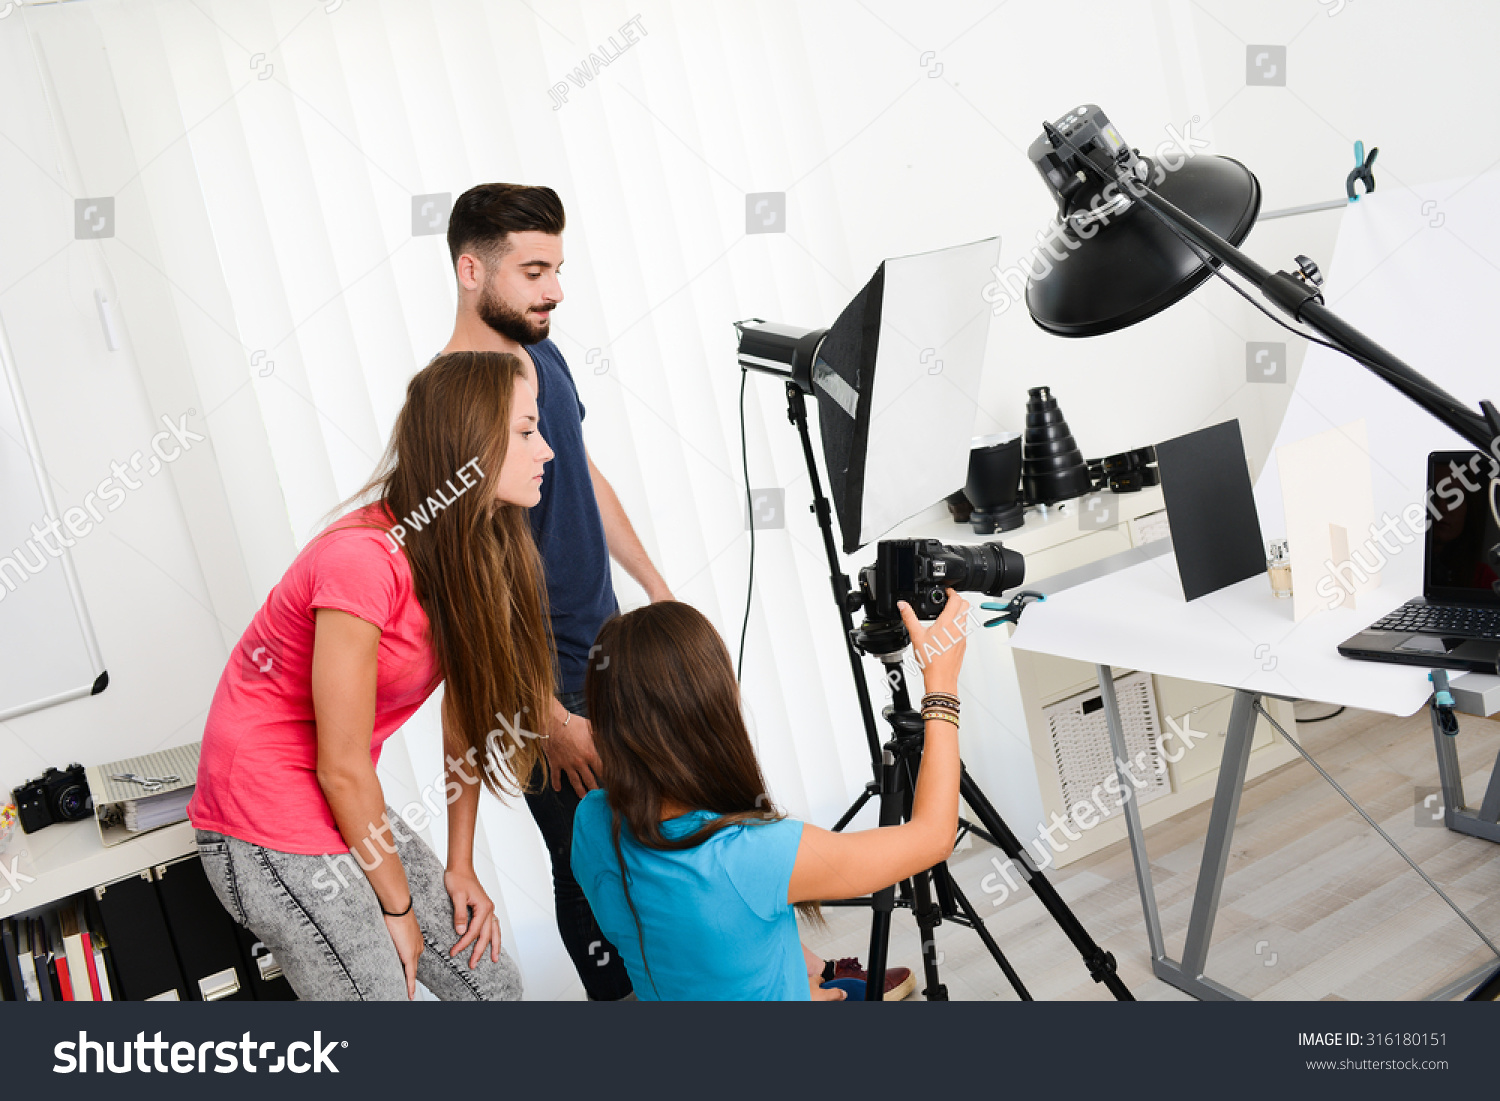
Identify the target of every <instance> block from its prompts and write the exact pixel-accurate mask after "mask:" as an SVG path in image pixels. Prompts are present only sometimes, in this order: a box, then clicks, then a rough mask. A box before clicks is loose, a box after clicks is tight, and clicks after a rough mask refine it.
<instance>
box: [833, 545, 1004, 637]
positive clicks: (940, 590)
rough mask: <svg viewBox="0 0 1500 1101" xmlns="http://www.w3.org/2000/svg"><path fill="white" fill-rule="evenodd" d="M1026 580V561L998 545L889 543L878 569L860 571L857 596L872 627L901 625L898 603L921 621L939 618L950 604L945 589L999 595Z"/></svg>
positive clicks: (878, 554)
mask: <svg viewBox="0 0 1500 1101" xmlns="http://www.w3.org/2000/svg"><path fill="white" fill-rule="evenodd" d="M1025 580H1026V560H1025V559H1024V558H1022V557H1021V555H1020V554H1019V553H1018V552H1016V551H1013V550H1007V549H1006V548H1005V546H1004V545H1003V544H1001V543H999V542H990V543H978V544H974V545H968V546H956V547H954V546H949V545H947V544H946V543H940V542H938V540H936V539H886V540H883V541H882V542H881V543H879V544H878V545H877V546H876V548H875V565H873V566H866V567H865V568H864V569H862V570H860V571H859V589H860V593H859V597H860V603H861V604H862V605H863V607H864V610H865V615H866V617H867V618H868V619H869V620H870V621H871V622H872V623H888V622H890V621H893V620H894V621H897V622H899V621H900V619H901V611H900V609H898V608H897V607H896V602H897V601H900V600H904V601H906V602H907V603H908V604H910V605H911V609H912V611H913V612H915V613H916V614H917V618H918V619H936V618H937V617H938V616H940V615H942V613H943V605H944V604H946V603H947V602H948V594H947V592H945V591H944V590H947V589H953V590H955V591H958V592H974V593H983V594H984V595H985V596H999V595H1000V594H1001V593H1003V592H1004V591H1005V590H1006V589H1014V588H1015V587H1016V586H1017V585H1020V584H1021V583H1022V582H1024V581H1025Z"/></svg>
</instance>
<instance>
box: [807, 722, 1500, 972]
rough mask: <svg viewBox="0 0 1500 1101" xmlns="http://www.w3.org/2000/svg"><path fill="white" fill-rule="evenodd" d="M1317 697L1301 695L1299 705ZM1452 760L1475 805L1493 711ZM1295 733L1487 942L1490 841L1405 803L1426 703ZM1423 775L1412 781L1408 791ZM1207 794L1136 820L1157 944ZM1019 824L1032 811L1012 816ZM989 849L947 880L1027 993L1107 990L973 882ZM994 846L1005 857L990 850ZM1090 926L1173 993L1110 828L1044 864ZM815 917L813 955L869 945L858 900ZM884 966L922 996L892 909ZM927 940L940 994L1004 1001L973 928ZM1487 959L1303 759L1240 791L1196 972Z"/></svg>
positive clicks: (987, 861)
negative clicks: (1158, 816)
mask: <svg viewBox="0 0 1500 1101" xmlns="http://www.w3.org/2000/svg"><path fill="white" fill-rule="evenodd" d="M1320 710H1321V709H1319V708H1317V707H1315V706H1314V705H1308V704H1304V705H1299V713H1300V714H1304V715H1305V716H1311V715H1316V714H1317V713H1318V712H1319V711H1320ZM1461 726H1462V730H1461V733H1460V736H1459V741H1458V753H1459V761H1460V763H1461V766H1462V768H1463V770H1464V788H1465V795H1466V798H1467V801H1468V803H1469V804H1470V805H1471V806H1477V805H1478V803H1479V802H1480V799H1481V798H1482V796H1483V794H1484V790H1485V784H1486V783H1487V782H1488V780H1489V776H1490V771H1491V768H1492V767H1493V765H1494V763H1495V758H1496V753H1497V751H1500V723H1495V722H1490V721H1485V720H1481V719H1474V718H1470V717H1468V716H1462V717H1461ZM1296 735H1297V737H1298V740H1299V741H1301V743H1302V745H1303V747H1304V748H1305V749H1307V751H1308V752H1309V753H1311V754H1312V756H1313V758H1314V759H1315V760H1317V761H1318V763H1319V764H1321V765H1322V766H1323V767H1324V768H1325V769H1327V770H1328V772H1329V773H1330V774H1331V775H1332V776H1333V777H1334V779H1335V780H1337V781H1338V782H1339V784H1340V785H1341V786H1342V787H1343V788H1344V789H1345V790H1346V791H1348V792H1349V794H1350V795H1351V796H1352V797H1353V798H1354V799H1355V800H1357V801H1358V802H1359V804H1360V805H1361V806H1362V807H1363V808H1364V809H1365V811H1366V812H1367V813H1368V814H1369V815H1370V816H1371V817H1372V818H1374V819H1375V821H1377V822H1379V823H1380V825H1381V827H1382V828H1383V829H1385V830H1386V832H1388V833H1389V834H1390V835H1391V836H1392V837H1394V838H1395V839H1396V841H1397V842H1398V843H1399V844H1400V845H1401V846H1402V847H1403V848H1405V849H1406V851H1407V852H1408V853H1410V854H1411V856H1412V857H1413V859H1415V860H1416V861H1417V862H1418V863H1419V864H1420V865H1421V866H1422V868H1423V870H1425V871H1426V872H1427V874H1428V875H1430V876H1431V877H1432V878H1433V879H1434V880H1435V881H1436V882H1437V883H1438V884H1439V885H1440V886H1441V887H1442V888H1443V889H1444V890H1445V891H1446V892H1447V893H1448V895H1449V896H1450V897H1451V898H1452V899H1453V901H1454V902H1456V903H1457V904H1458V905H1459V906H1460V907H1462V908H1463V910H1464V911H1465V912H1466V913H1467V914H1468V915H1469V917H1470V918H1471V919H1472V920H1473V921H1474V922H1475V923H1476V924H1477V925H1478V926H1479V927H1480V928H1481V929H1482V930H1484V932H1485V933H1486V934H1487V935H1488V936H1489V937H1490V939H1491V940H1493V941H1495V942H1496V943H1497V944H1500V845H1497V844H1495V843H1493V842H1489V841H1483V840H1480V839H1478V838H1474V837H1468V836H1465V835H1462V834H1457V833H1454V832H1452V831H1451V830H1448V829H1445V828H1444V827H1443V826H1442V824H1441V822H1434V823H1430V824H1424V825H1421V826H1419V825H1418V823H1417V816H1418V806H1419V804H1420V803H1421V801H1422V796H1423V795H1424V794H1426V792H1427V791H1431V790H1434V789H1436V787H1437V784H1438V779H1437V761H1436V756H1435V754H1434V750H1433V743H1432V731H1431V726H1430V721H1429V719H1428V717H1427V712H1425V711H1422V712H1419V713H1418V714H1417V715H1415V716H1413V717H1412V718H1409V719H1397V718H1393V717H1391V716H1388V715H1377V714H1372V713H1369V712H1361V711H1348V712H1345V713H1344V714H1343V715H1341V716H1339V717H1337V718H1335V719H1332V720H1330V721H1327V722H1322V723H1299V724H1298V728H1297V731H1296ZM1419 789H1425V790H1419ZM1208 814H1209V807H1208V804H1207V803H1205V804H1203V805H1202V806H1201V807H1198V808H1196V809H1194V810H1191V811H1185V812H1184V813H1182V814H1180V815H1177V816H1176V817H1174V818H1170V819H1168V820H1166V821H1165V822H1162V823H1160V824H1158V825H1156V826H1153V827H1151V828H1150V829H1148V830H1147V831H1146V843H1147V851H1148V852H1149V853H1150V856H1151V870H1152V875H1153V877H1154V880H1155V886H1156V895H1157V899H1158V905H1159V907H1160V912H1161V921H1162V927H1163V931H1164V934H1165V937H1166V947H1167V954H1168V955H1169V956H1171V957H1173V958H1177V957H1179V956H1180V955H1181V951H1182V942H1183V938H1184V936H1185V933H1186V929H1187V920H1188V912H1189V909H1190V907H1191V905H1192V895H1193V888H1194V886H1195V883H1196V879H1197V873H1198V863H1199V860H1200V857H1201V855H1202V851H1203V838H1204V835H1205V833H1206V832H1207V827H1208ZM1010 825H1011V827H1012V828H1013V829H1014V830H1015V832H1016V833H1017V834H1018V835H1020V836H1021V837H1022V838H1023V839H1025V838H1028V837H1031V836H1033V835H1034V826H1033V825H1032V824H1030V823H1024V824H1023V823H1019V822H1013V823H1010ZM995 855H997V850H995V849H992V848H990V847H989V846H988V845H986V844H985V843H983V842H980V841H974V842H972V843H971V844H968V845H967V847H965V848H963V849H961V850H960V851H959V852H958V853H956V854H955V855H954V858H953V861H952V864H951V867H952V869H953V873H954V877H955V879H956V880H957V882H958V884H959V886H960V888H961V889H962V890H963V891H964V892H965V893H966V894H967V895H968V897H969V898H970V900H971V901H972V902H973V903H974V904H975V907H976V908H977V909H978V910H979V911H980V913H981V916H983V917H984V919H985V925H986V927H987V928H988V929H989V930H990V931H991V933H992V934H993V935H994V937H995V939H996V940H997V941H998V942H999V944H1000V947H1001V949H1002V950H1003V951H1004V952H1005V954H1006V956H1007V958H1008V959H1009V960H1010V961H1011V963H1012V965H1013V966H1014V967H1015V968H1016V970H1017V971H1018V972H1019V973H1020V975H1021V978H1022V981H1023V982H1025V984H1026V985H1027V987H1028V988H1029V990H1030V992H1031V994H1032V996H1033V997H1035V998H1037V999H1041V1000H1060V999H1107V998H1108V997H1109V994H1108V992H1107V991H1105V990H1104V989H1103V988H1102V987H1100V986H1098V985H1096V984H1095V983H1094V982H1093V981H1092V980H1091V979H1090V978H1089V976H1088V973H1087V971H1086V970H1085V969H1084V967H1083V964H1082V961H1081V959H1080V958H1079V956H1078V953H1077V952H1076V950H1075V949H1074V948H1073V946H1072V944H1071V942H1069V941H1068V940H1067V938H1066V937H1064V936H1063V934H1062V932H1061V930H1060V929H1059V928H1058V927H1057V926H1056V924H1054V922H1053V921H1052V919H1051V917H1050V916H1049V915H1048V914H1047V912H1046V911H1045V910H1044V909H1043V908H1042V905H1041V903H1040V902H1038V901H1037V899H1036V898H1035V897H1034V896H1033V895H1031V894H1030V893H1029V892H1027V891H1025V890H1022V891H1021V892H1012V893H1011V897H1010V898H1009V899H1008V900H1006V901H1005V902H1004V903H1003V904H1002V905H1001V906H999V907H995V906H994V905H993V904H992V903H993V900H994V899H995V897H996V896H995V895H993V894H992V895H988V896H987V895H986V894H985V892H984V891H983V890H982V889H981V887H980V884H981V881H982V880H984V878H985V877H986V876H987V875H989V874H990V873H992V872H993V871H994V866H993V864H992V862H991V858H992V857H993V856H995ZM1002 860H1003V858H1002ZM1048 875H1049V877H1050V878H1051V880H1052V882H1053V884H1054V886H1056V888H1057V890H1058V892H1059V893H1060V894H1061V895H1062V896H1063V898H1064V899H1066V900H1067V902H1068V905H1069V906H1070V907H1071V908H1072V909H1073V912H1074V913H1075V914H1076V915H1077V917H1078V919H1079V920H1080V921H1081V922H1082V923H1083V925H1084V927H1085V928H1086V929H1087V930H1088V931H1089V933H1090V934H1091V935H1092V936H1093V937H1094V939H1095V940H1097V941H1098V942H1099V943H1100V944H1102V945H1103V946H1104V947H1105V948H1106V949H1108V950H1109V951H1111V952H1113V953H1114V955H1115V958H1116V959H1117V960H1118V961H1119V966H1120V975H1121V978H1122V979H1123V980H1124V982H1125V984H1126V985H1127V986H1128V987H1129V988H1130V990H1131V992H1132V993H1133V994H1134V995H1135V996H1136V997H1137V998H1139V999H1142V1000H1147V999H1186V998H1187V995H1185V994H1183V993H1181V992H1180V991H1177V990H1175V989H1174V988H1172V987H1169V986H1167V985H1166V984H1165V983H1162V982H1161V981H1159V980H1157V979H1156V978H1155V977H1153V976H1152V975H1151V970H1150V954H1149V951H1148V949H1147V944H1146V933H1145V923H1144V919H1143V917H1142V913H1141V903H1140V895H1139V893H1138V892H1137V889H1136V882H1135V873H1134V866H1133V864H1132V863H1131V858H1130V851H1129V849H1128V847H1127V846H1126V843H1125V842H1123V841H1121V842H1119V843H1118V844H1115V845H1112V846H1110V847H1109V848H1107V849H1103V850H1101V851H1100V852H1098V853H1095V854H1094V855H1092V856H1089V857H1087V858H1085V859H1083V860H1081V861H1079V862H1077V863H1076V864H1071V865H1069V866H1068V867H1066V868H1063V869H1062V870H1060V871H1059V870H1057V869H1052V870H1051V871H1050V872H1049V873H1048ZM825 913H826V914H827V916H828V925H827V927H826V928H825V929H821V930H819V929H815V928H811V927H804V930H803V933H804V937H805V939H806V940H807V942H808V944H809V945H810V946H811V947H812V948H813V949H814V951H817V952H818V953H819V954H820V955H822V956H824V957H825V958H834V957H841V956H859V957H860V958H861V959H863V958H864V957H865V955H866V953H867V950H868V947H869V945H868V940H869V923H870V915H869V912H868V911H867V910H850V909H827V910H825ZM891 942H892V948H891V954H890V960H891V964H892V965H904V966H909V967H911V968H912V969H913V970H914V971H915V972H916V973H917V978H918V983H917V985H918V990H917V992H916V993H914V994H913V995H912V1000H918V999H920V998H921V987H922V985H923V983H922V981H921V979H922V975H921V969H920V966H919V964H920V944H919V940H918V936H917V931H916V926H915V923H914V922H913V920H912V917H911V914H910V913H909V912H908V911H902V910H898V911H897V913H896V916H895V918H894V920H893V921H892V936H891ZM936 942H937V947H938V950H939V952H940V953H941V955H942V958H941V960H940V971H941V973H942V976H943V979H944V981H945V983H946V984H947V986H948V991H949V996H950V997H951V998H953V999H954V1000H970V999H1014V998H1015V997H1016V995H1015V993H1014V991H1013V990H1012V989H1011V988H1010V985H1009V984H1008V983H1007V982H1006V980H1005V977H1004V975H1003V974H1002V973H1001V971H1000V969H999V967H998V966H997V965H996V964H995V963H994V961H993V960H992V959H991V958H990V956H989V955H988V953H987V952H986V951H985V950H984V947H983V945H981V943H980V942H979V938H978V937H977V936H976V935H975V934H974V933H973V932H972V931H970V930H968V929H965V928H963V927H960V926H957V925H953V924H951V923H944V924H943V925H942V926H941V927H940V928H939V929H938V931H937V935H936ZM1486 961H1488V962H1489V963H1490V964H1496V965H1500V960H1497V959H1496V957H1495V956H1494V954H1493V953H1492V952H1491V951H1490V950H1489V949H1488V948H1487V947H1486V946H1485V945H1484V943H1483V942H1482V941H1481V940H1480V939H1479V938H1478V937H1477V936H1476V935H1475V934H1474V932H1473V930H1471V929H1470V928H1469V927H1468V926H1467V925H1466V924H1464V922H1463V921H1462V919H1460V918H1459V917H1458V915H1456V914H1455V913H1454V912H1453V911H1452V910H1451V909H1449V908H1448V906H1447V905H1446V904H1445V903H1444V902H1443V901H1442V899H1440V898H1439V897H1438V896H1437V895H1436V894H1434V893H1433V891H1432V890H1431V888H1429V887H1428V886H1427V884H1426V883H1424V882H1423V881H1422V879H1421V877H1420V876H1418V875H1417V873H1416V872H1414V871H1413V870H1412V869H1411V868H1410V867H1409V866H1408V865H1407V864H1406V863H1405V861H1403V860H1402V859H1401V857H1400V856H1399V855H1397V853H1396V852H1395V851H1393V850H1392V849H1391V848H1390V847H1389V846H1388V845H1387V844H1386V843H1385V842H1384V841H1383V840H1382V839H1381V838H1380V836H1379V835H1378V834H1376V833H1375V831H1374V830H1372V829H1371V828H1370V827H1369V826H1368V825H1367V824H1366V823H1365V821H1364V820H1363V819H1361V818H1360V817H1359V816H1358V815H1357V814H1356V813H1355V812H1354V811H1353V810H1352V809H1351V808H1350V807H1349V805H1348V804H1347V803H1345V802H1344V800H1343V799H1342V798H1340V797H1339V795H1338V793H1337V792H1335V791H1334V790H1333V789H1332V788H1331V787H1329V786H1328V784H1327V783H1326V782H1325V781H1324V780H1323V779H1322V777H1320V776H1319V775H1318V774H1317V773H1316V772H1315V771H1314V770H1313V768H1312V767H1311V766H1309V765H1308V764H1307V763H1306V762H1304V761H1302V760H1300V759H1299V760H1297V761H1294V762H1293V763H1291V764H1288V765H1285V766H1283V767H1282V768H1280V769H1277V770H1276V771H1274V772H1271V773H1268V774H1267V775H1265V776H1263V777H1261V778H1260V779H1258V780H1255V781H1252V782H1251V783H1250V784H1249V785H1248V786H1247V787H1246V789H1245V793H1244V796H1243V799H1242V802H1241V805H1240V813H1239V821H1238V823H1237V825H1236V827H1235V831H1234V839H1233V850H1232V855H1231V857H1230V861H1229V871H1228V876H1227V878H1226V880H1225V884H1224V893H1223V898H1222V904H1221V906H1220V909H1219V916H1218V921H1217V923H1216V924H1215V927H1214V936H1213V942H1212V947H1211V949H1210V952H1209V960H1208V968H1207V975H1208V977H1209V978H1211V979H1214V980H1217V981H1218V982H1220V983H1223V984H1225V985H1228V986H1230V987H1231V988H1233V989H1235V990H1238V991H1240V992H1241V993H1243V994H1247V995H1249V996H1251V997H1253V998H1256V999H1262V1000H1271V999H1274V1000H1304V999H1348V1000H1357V1001H1370V1000H1407V999H1418V998H1422V997H1426V996H1428V995H1429V994H1431V993H1433V992H1435V991H1437V990H1439V989H1441V988H1442V987H1444V986H1445V985H1447V984H1448V983H1449V982H1452V981H1454V980H1457V979H1459V978H1461V977H1463V976H1464V975H1467V974H1468V973H1470V972H1472V971H1474V970H1475V969H1477V968H1479V967H1482V966H1484V965H1485V964H1486Z"/></svg>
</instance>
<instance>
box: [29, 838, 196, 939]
mask: <svg viewBox="0 0 1500 1101" xmlns="http://www.w3.org/2000/svg"><path fill="white" fill-rule="evenodd" d="M196 851H197V845H196V844H195V843H194V841H193V827H192V825H191V824H190V823H188V822H178V823H176V824H175V825H171V826H163V827H162V828H161V829H159V830H152V831H151V832H150V833H146V834H142V835H141V836H140V837H136V838H132V839H131V840H129V841H123V842H121V843H120V844H118V845H112V846H110V847H109V848H105V847H104V845H103V844H102V843H101V842H100V841H99V828H98V826H96V825H95V824H94V820H93V819H92V818H86V819H84V820H83V821H81V822H63V823H59V824H57V825H53V826H48V827H47V828H46V829H42V830H38V831H37V832H36V833H19V832H18V833H17V834H16V835H15V836H14V837H13V838H12V839H11V842H10V847H9V848H7V849H6V850H5V851H4V852H0V864H3V865H4V866H5V867H6V868H7V869H9V868H11V867H12V862H14V872H13V873H12V875H13V876H14V878H15V880H16V881H17V882H18V885H17V886H14V887H12V886H11V884H10V883H3V882H0V917H10V916H11V915H13V914H19V913H24V912H25V911H27V910H33V909H35V908H37V907H38V906H46V905H47V904H49V903H52V902H56V901H57V900H58V899H62V898H67V897H68V896H69V895H74V894H77V893H78V892H80V891H87V890H90V889H91V888H93V887H94V886H96V885H98V884H101V883H110V882H113V881H114V880H116V879H120V878H121V877H123V876H127V875H131V874H133V873H135V872H138V871H140V870H141V869H143V868H150V867H152V866H154V865H156V864H164V863H166V862H167V861H170V860H175V859H177V858H178V857H180V856H186V855H188V854H189V853H192V852H196ZM28 877H30V878H29V879H28Z"/></svg>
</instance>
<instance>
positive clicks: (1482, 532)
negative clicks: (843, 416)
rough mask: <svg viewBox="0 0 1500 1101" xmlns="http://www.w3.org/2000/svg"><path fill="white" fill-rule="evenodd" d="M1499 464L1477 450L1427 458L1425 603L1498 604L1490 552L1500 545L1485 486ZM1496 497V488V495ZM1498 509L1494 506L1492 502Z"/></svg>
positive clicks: (1499, 577)
mask: <svg viewBox="0 0 1500 1101" xmlns="http://www.w3.org/2000/svg"><path fill="white" fill-rule="evenodd" d="M1497 477H1500V463H1497V462H1496V461H1495V460H1494V459H1493V458H1491V457H1490V456H1489V455H1488V454H1486V453H1485V452H1483V451H1434V452H1433V453H1432V454H1430V455H1428V456H1427V519H1428V527H1427V558H1426V573H1425V575H1424V577H1423V583H1422V590H1423V595H1424V596H1425V597H1426V598H1427V599H1428V600H1431V601H1440V602H1444V603H1455V602H1456V603H1464V604H1500V593H1497V592H1496V591H1495V583H1496V581H1500V575H1497V574H1496V572H1495V567H1494V566H1493V565H1492V564H1491V562H1490V553H1489V552H1490V550H1491V548H1493V547H1495V546H1496V545H1500V525H1497V524H1496V522H1495V508H1494V507H1492V499H1491V483H1492V482H1493V481H1494V479H1495V478H1497ZM1496 492H1497V493H1500V490H1497V491H1496ZM1497 505H1500V502H1497Z"/></svg>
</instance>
